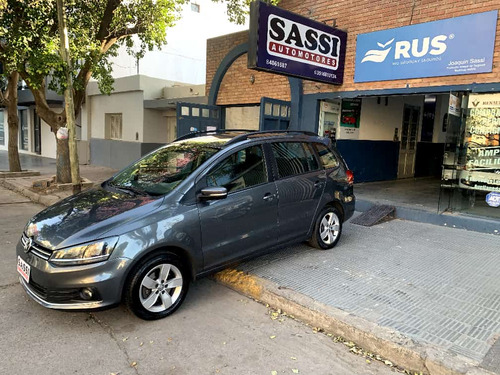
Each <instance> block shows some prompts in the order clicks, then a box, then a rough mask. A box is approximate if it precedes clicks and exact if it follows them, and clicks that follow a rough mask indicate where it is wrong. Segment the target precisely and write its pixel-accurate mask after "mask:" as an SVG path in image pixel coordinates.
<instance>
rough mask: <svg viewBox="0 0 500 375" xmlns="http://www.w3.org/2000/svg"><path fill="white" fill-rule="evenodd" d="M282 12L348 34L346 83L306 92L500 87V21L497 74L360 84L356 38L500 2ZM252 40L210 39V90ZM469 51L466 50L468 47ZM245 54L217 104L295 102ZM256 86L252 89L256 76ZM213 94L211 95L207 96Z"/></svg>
mask: <svg viewBox="0 0 500 375" xmlns="http://www.w3.org/2000/svg"><path fill="white" fill-rule="evenodd" d="M280 7H282V8H284V9H287V10H290V11H292V12H295V13H298V14H301V15H303V16H305V17H308V18H311V19H314V20H316V21H324V20H328V19H332V18H335V19H336V22H337V27H338V28H341V29H344V30H347V32H348V35H347V53H346V62H345V72H344V84H343V85H340V86H334V85H329V84H324V83H318V82H311V81H306V80H304V93H305V94H311V93H317V92H331V91H353V90H376V89H386V88H404V87H407V85H409V86H410V87H426V86H446V85H460V84H470V83H472V82H476V83H488V82H500V21H498V20H497V34H496V39H495V50H494V61H493V71H492V72H491V73H482V74H467V75H460V76H447V77H431V78H424V79H422V78H419V79H403V80H393V81H383V82H382V81H381V82H366V83H354V61H355V53H356V35H358V34H361V33H367V32H372V31H378V30H384V29H389V28H396V27H401V26H407V25H410V24H417V23H424V22H429V21H436V20H440V19H445V18H451V17H458V16H464V15H467V14H472V13H480V12H486V11H490V10H496V9H498V8H499V1H498V0H485V1H481V0H453V1H451V0H445V1H443V0H399V1H394V0H357V1H351V0H340V1H335V2H333V1H330V0H316V1H315V0H305V1H304V0H282V1H281V3H280ZM247 40H248V33H247V32H240V33H237V34H231V35H225V36H222V37H219V38H214V39H209V40H208V42H207V90H209V88H210V84H211V82H212V79H213V76H214V74H215V71H216V70H217V67H218V66H219V63H220V62H221V61H222V59H223V58H224V56H225V55H226V54H227V53H228V52H229V51H230V50H231V49H232V48H233V47H235V46H237V45H238V44H241V43H243V42H246V41H247ZM464 48H466V47H465V46H464ZM246 59H247V56H246V55H243V56H241V57H240V58H239V59H238V60H236V61H235V62H234V63H233V65H232V66H231V67H230V69H229V70H228V72H227V73H226V76H225V77H224V80H223V81H222V84H221V88H220V90H219V96H218V100H217V104H221V105H228V104H244V103H258V102H259V101H260V97H261V96H268V97H272V98H276V99H283V100H289V99H290V88H289V85H288V79H287V78H286V77H283V76H280V75H276V74H270V73H262V72H258V71H255V70H250V69H247V68H246ZM252 74H253V75H254V76H255V83H254V84H253V85H252V84H250V75H252ZM207 92H208V91H207Z"/></svg>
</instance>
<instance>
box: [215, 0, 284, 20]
mask: <svg viewBox="0 0 500 375" xmlns="http://www.w3.org/2000/svg"><path fill="white" fill-rule="evenodd" d="M213 1H214V2H216V3H226V4H227V16H228V18H229V20H230V21H231V22H234V23H236V24H238V25H243V24H244V23H245V21H246V17H247V16H248V14H249V10H250V3H251V2H252V0H213ZM279 2H280V0H270V1H269V2H268V3H269V4H272V5H278V3H279Z"/></svg>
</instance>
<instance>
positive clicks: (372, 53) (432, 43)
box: [361, 35, 448, 63]
mask: <svg viewBox="0 0 500 375" xmlns="http://www.w3.org/2000/svg"><path fill="white" fill-rule="evenodd" d="M394 39H395V38H392V39H391V40H389V41H387V42H386V43H380V42H377V45H378V46H379V47H380V48H381V49H380V50H376V49H371V50H369V51H367V52H366V53H365V56H364V57H363V60H361V62H362V63H364V62H366V61H371V62H375V63H381V62H384V61H385V59H386V58H387V56H388V55H389V53H390V52H391V50H392V47H393V46H392V42H394ZM446 39H448V37H447V36H446V35H437V36H435V37H434V38H432V39H431V38H430V37H425V38H422V39H413V40H412V41H411V42H410V41H408V40H400V41H397V42H396V43H395V44H394V60H399V59H401V58H405V59H409V58H412V57H423V56H425V55H427V54H430V55H434V56H439V55H441V54H443V53H444V52H445V51H446V48H447V45H446V43H445V41H446Z"/></svg>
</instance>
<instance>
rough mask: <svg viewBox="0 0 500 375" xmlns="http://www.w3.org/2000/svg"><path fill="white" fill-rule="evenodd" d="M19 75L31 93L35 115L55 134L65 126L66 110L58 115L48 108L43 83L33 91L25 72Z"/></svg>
mask: <svg viewBox="0 0 500 375" xmlns="http://www.w3.org/2000/svg"><path fill="white" fill-rule="evenodd" d="M19 74H20V75H21V78H22V79H23V80H24V81H25V82H26V84H27V85H28V87H29V89H30V90H31V92H32V93H33V97H34V98H35V105H36V113H37V115H38V116H40V118H42V119H43V121H45V122H46V123H47V124H48V125H49V126H50V129H51V130H52V132H54V133H55V132H57V130H58V129H59V128H60V127H62V126H64V124H66V110H65V109H63V110H62V111H61V112H59V113H58V112H56V111H55V110H54V109H53V108H50V107H49V104H48V103H47V95H46V92H47V91H46V88H45V81H43V82H42V84H41V85H40V87H39V88H36V89H35V88H33V86H31V84H30V80H29V75H28V74H26V72H19Z"/></svg>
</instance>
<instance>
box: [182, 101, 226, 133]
mask: <svg viewBox="0 0 500 375" xmlns="http://www.w3.org/2000/svg"><path fill="white" fill-rule="evenodd" d="M222 117H223V111H222V108H221V107H219V106H216V105H207V104H196V103H177V135H176V137H181V136H183V135H186V134H189V133H192V132H196V131H210V130H217V129H221V128H223V126H222V124H223V121H222Z"/></svg>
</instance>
